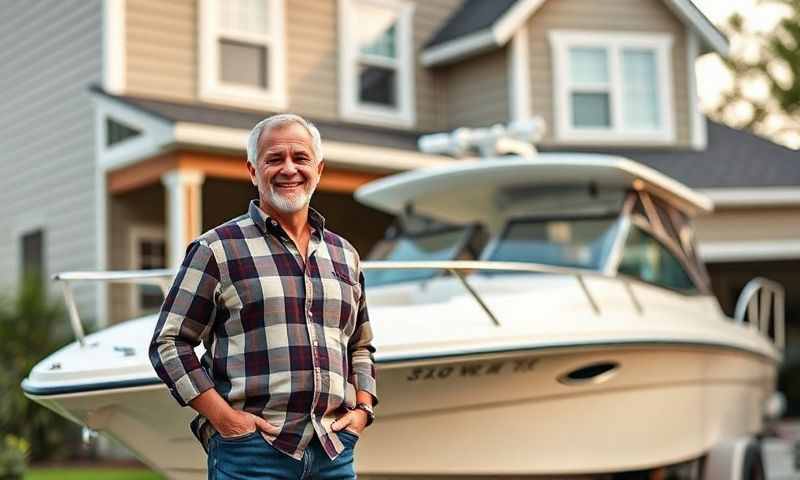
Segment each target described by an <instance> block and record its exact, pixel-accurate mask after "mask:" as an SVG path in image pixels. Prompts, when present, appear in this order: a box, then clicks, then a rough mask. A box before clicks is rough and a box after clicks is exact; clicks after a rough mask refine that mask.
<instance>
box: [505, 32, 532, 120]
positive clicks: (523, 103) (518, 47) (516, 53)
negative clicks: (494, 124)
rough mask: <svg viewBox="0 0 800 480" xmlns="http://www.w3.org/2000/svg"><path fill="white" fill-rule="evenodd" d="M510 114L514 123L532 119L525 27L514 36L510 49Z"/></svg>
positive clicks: (528, 54) (528, 57)
mask: <svg viewBox="0 0 800 480" xmlns="http://www.w3.org/2000/svg"><path fill="white" fill-rule="evenodd" d="M508 56H509V61H508V69H509V72H508V80H509V82H508V83H509V86H508V93H509V95H508V101H509V106H508V112H509V114H510V116H511V121H512V122H521V121H525V120H528V119H529V118H531V77H530V52H529V48H528V27H527V26H523V27H522V28H520V29H518V30H517V33H515V34H514V38H513V39H512V40H511V48H509V49H508Z"/></svg>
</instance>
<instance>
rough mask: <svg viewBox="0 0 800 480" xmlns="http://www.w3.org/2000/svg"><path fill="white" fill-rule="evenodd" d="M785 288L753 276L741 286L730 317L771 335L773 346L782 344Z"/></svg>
mask: <svg viewBox="0 0 800 480" xmlns="http://www.w3.org/2000/svg"><path fill="white" fill-rule="evenodd" d="M785 299H786V290H785V289H784V288H783V285H781V284H780V283H778V282H774V281H772V280H769V279H766V278H763V277H756V278H754V279H752V280H750V281H749V282H747V285H745V286H744V289H742V293H741V294H739V300H737V302H736V310H735V311H734V315H733V318H734V320H736V322H737V323H741V324H744V323H747V324H749V325H750V327H752V328H753V329H754V330H757V331H759V332H760V333H761V334H762V335H764V336H766V337H767V338H771V339H772V341H773V343H774V344H775V346H776V347H778V348H780V349H781V350H783V348H784V347H785V346H786V323H785V322H786V318H785V305H786V304H785Z"/></svg>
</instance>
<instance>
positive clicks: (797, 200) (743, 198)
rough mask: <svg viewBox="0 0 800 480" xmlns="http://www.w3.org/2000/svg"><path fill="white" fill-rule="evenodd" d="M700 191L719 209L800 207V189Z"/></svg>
mask: <svg viewBox="0 0 800 480" xmlns="http://www.w3.org/2000/svg"><path fill="white" fill-rule="evenodd" d="M698 191H699V192H701V193H702V194H704V195H706V196H707V197H708V198H710V199H711V200H712V201H713V202H714V205H716V206H717V207H755V206H778V205H785V206H791V205H800V187H763V188H708V189H702V190H698Z"/></svg>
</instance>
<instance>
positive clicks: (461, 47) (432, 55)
mask: <svg viewBox="0 0 800 480" xmlns="http://www.w3.org/2000/svg"><path fill="white" fill-rule="evenodd" d="M497 46H498V45H497V40H496V39H495V38H494V32H492V30H491V29H490V28H487V29H484V30H479V31H477V32H474V33H470V34H469V35H465V36H463V37H459V38H458V39H457V40H452V41H450V42H446V43H442V44H440V45H437V46H435V47H431V48H426V49H425V50H423V51H422V54H421V55H420V60H421V61H422V65H424V66H426V67H434V66H439V65H447V64H449V63H454V62H457V61H458V60H461V59H463V58H467V57H470V56H472V55H475V54H477V53H480V52H483V51H486V50H491V49H492V48H495V47H497Z"/></svg>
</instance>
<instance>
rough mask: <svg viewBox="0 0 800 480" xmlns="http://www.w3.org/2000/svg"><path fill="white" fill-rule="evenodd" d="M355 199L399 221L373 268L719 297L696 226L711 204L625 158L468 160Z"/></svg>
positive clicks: (406, 277) (375, 279)
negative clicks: (597, 279) (545, 274)
mask: <svg viewBox="0 0 800 480" xmlns="http://www.w3.org/2000/svg"><path fill="white" fill-rule="evenodd" d="M356 199H357V200H359V201H360V202H361V203H364V204H366V205H369V206H371V207H374V208H377V209H379V210H383V211H385V212H388V213H391V214H394V215H396V216H397V218H396V221H395V223H394V224H393V225H392V226H391V227H390V228H389V229H388V230H387V232H386V237H385V238H384V240H382V241H381V242H379V243H378V244H377V245H376V247H375V248H374V249H373V250H372V252H371V253H370V255H369V259H370V260H386V261H442V260H480V261H487V262H523V263H534V264H538V265H551V266H556V267H566V268H572V269H580V270H589V271H595V272H601V273H604V274H607V275H611V276H614V275H626V276H629V277H632V278H635V279H638V280H641V281H644V282H647V283H651V284H655V285H658V286H661V287H665V288H668V289H671V290H675V291H679V292H682V293H686V294H710V282H709V278H708V274H707V272H706V270H705V267H704V266H703V264H702V262H701V261H700V260H699V258H698V255H697V249H696V245H695V240H694V235H693V230H692V226H691V219H692V218H693V217H694V216H696V215H698V214H702V213H706V212H710V211H711V209H712V203H711V201H710V200H708V199H707V198H705V197H703V196H702V195H699V194H697V193H695V192H693V191H691V190H690V189H689V188H687V187H686V186H684V185H682V184H680V183H678V182H676V181H674V180H672V179H670V178H668V177H666V176H664V175H662V174H660V173H658V172H656V171H654V170H652V169H649V168H647V167H644V166H642V165H640V164H637V163H636V162H633V161H631V160H628V159H624V158H621V157H612V156H604V155H589V154H555V153H551V154H539V155H538V156H537V157H535V159H525V158H518V157H503V158H496V159H481V160H465V161H463V162H460V163H459V165H455V166H453V165H448V166H446V167H437V168H432V169H426V170H418V171H412V172H408V173H405V174H401V175H395V176H392V177H389V178H385V179H381V180H378V181H375V182H372V183H371V184H369V185H367V186H365V187H363V188H361V189H360V190H358V191H357V192H356ZM440 272H441V271H436V270H420V269H410V270H373V271H368V272H367V273H366V280H367V283H368V284H370V285H372V286H377V285H386V284H391V283H399V282H408V281H413V280H423V279H426V278H432V277H433V276H435V275H437V274H439V273H440ZM497 273H498V272H483V273H482V274H497ZM502 273H506V272H502Z"/></svg>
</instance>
